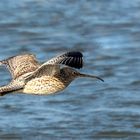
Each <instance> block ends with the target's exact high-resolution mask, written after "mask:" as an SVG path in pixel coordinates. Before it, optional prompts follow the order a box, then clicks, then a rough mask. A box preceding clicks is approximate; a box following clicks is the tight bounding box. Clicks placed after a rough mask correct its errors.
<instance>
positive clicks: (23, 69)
mask: <svg viewBox="0 0 140 140" xmlns="http://www.w3.org/2000/svg"><path fill="white" fill-rule="evenodd" d="M0 64H5V65H6V67H7V68H8V69H9V71H10V73H11V75H12V78H13V79H16V78H18V77H19V76H21V75H23V74H26V73H29V72H32V71H34V70H36V69H37V68H38V67H39V66H40V64H39V63H38V62H37V60H36V57H35V56H34V55H32V54H23V55H18V56H13V57H10V58H8V59H6V60H3V61H0Z"/></svg>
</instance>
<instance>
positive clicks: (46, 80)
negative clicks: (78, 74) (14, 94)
mask: <svg viewBox="0 0 140 140" xmlns="http://www.w3.org/2000/svg"><path fill="white" fill-rule="evenodd" d="M65 87H66V85H65V84H64V83H63V82H62V81H61V80H60V79H59V78H56V77H51V76H42V77H39V78H34V79H32V80H30V81H29V82H27V83H26V85H25V87H24V89H23V92H24V93H31V94H52V93H55V92H59V91H61V90H63V89H64V88H65Z"/></svg>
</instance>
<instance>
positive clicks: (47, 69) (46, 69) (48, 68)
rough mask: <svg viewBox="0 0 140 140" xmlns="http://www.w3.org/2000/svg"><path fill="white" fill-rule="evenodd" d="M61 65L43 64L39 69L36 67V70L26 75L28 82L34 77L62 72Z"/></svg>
mask: <svg viewBox="0 0 140 140" xmlns="http://www.w3.org/2000/svg"><path fill="white" fill-rule="evenodd" d="M60 66H61V65H51V64H48V65H47V64H45V65H44V64H43V65H41V66H40V67H39V68H38V69H36V70H35V71H34V72H32V73H30V74H29V75H27V77H25V80H26V82H27V81H29V80H31V79H33V78H39V77H42V76H44V75H45V76H50V77H52V76H54V75H56V74H59V73H60Z"/></svg>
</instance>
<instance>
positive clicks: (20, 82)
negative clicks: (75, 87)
mask: <svg viewBox="0 0 140 140" xmlns="http://www.w3.org/2000/svg"><path fill="white" fill-rule="evenodd" d="M0 65H5V66H6V67H7V68H8V70H9V71H10V74H11V76H12V80H11V82H10V83H9V84H8V85H5V86H2V87H0V95H1V96H2V95H5V94H7V93H10V92H12V91H18V90H21V91H22V92H23V93H28V94H38V95H41V94H44V95H45V94H46V95H47V94H52V93H56V92H59V91H62V90H63V89H65V88H66V87H67V86H68V85H69V84H70V83H71V82H72V81H73V80H74V79H75V78H78V77H89V78H97V79H99V80H101V81H103V79H101V78H100V77H98V76H93V75H88V74H82V73H79V72H78V71H77V70H75V69H74V68H77V69H80V68H82V66H83V55H82V53H80V52H67V53H64V54H62V55H59V56H56V57H54V58H52V59H50V60H48V61H47V62H45V63H43V64H41V63H39V62H38V61H37V60H36V57H35V56H34V55H32V54H23V55H17V56H13V57H10V58H8V59H6V60H2V61H0Z"/></svg>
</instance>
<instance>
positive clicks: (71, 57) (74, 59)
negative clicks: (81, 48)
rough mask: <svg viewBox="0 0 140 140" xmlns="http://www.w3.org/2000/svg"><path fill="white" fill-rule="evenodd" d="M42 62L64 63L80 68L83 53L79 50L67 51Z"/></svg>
mask: <svg viewBox="0 0 140 140" xmlns="http://www.w3.org/2000/svg"><path fill="white" fill-rule="evenodd" d="M44 64H45V65H46V64H64V65H68V66H70V67H74V68H78V69H80V68H82V67H83V55H82V53H81V52H67V53H64V54H62V55H59V56H56V57H54V58H52V59H50V60H49V61H47V62H45V63H44Z"/></svg>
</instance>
